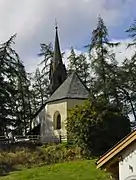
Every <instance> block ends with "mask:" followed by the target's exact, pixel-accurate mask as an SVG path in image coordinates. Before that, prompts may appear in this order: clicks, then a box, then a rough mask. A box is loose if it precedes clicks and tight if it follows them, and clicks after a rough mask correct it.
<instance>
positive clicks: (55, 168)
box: [0, 159, 110, 180]
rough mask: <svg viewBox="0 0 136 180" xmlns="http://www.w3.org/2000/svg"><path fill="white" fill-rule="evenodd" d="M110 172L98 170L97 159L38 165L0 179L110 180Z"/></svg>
mask: <svg viewBox="0 0 136 180" xmlns="http://www.w3.org/2000/svg"><path fill="white" fill-rule="evenodd" d="M109 178H110V176H109V174H107V173H105V172H103V171H100V170H97V169H96V166H95V159H94V160H89V161H75V162H67V163H60V164H55V165H52V166H45V167H44V166H43V167H36V168H32V169H26V170H23V171H21V172H15V173H12V174H11V175H8V176H4V177H1V178H0V180H43V179H48V180H54V179H55V180H60V179H61V180H109Z"/></svg>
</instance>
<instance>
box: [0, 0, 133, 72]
mask: <svg viewBox="0 0 136 180" xmlns="http://www.w3.org/2000/svg"><path fill="white" fill-rule="evenodd" d="M135 7H136V0H0V39H1V42H4V41H5V40H7V39H8V38H9V37H10V36H11V35H13V34H14V33H17V38H16V45H15V48H16V50H17V52H18V53H19V54H20V57H21V59H22V60H23V61H24V63H25V65H26V68H27V70H29V71H34V70H35V68H36V65H37V64H38V63H39V61H40V59H39V58H38V57H37V54H38V53H39V51H40V43H48V42H54V24H55V18H56V19H57V21H58V25H59V37H60V43H61V49H62V50H63V51H65V50H68V49H69V48H70V47H71V46H73V47H74V48H75V49H77V50H80V51H83V50H84V49H83V47H84V45H86V44H87V43H88V42H89V38H90V36H91V32H92V30H93V29H94V28H95V27H96V23H97V18H98V16H99V15H101V16H102V18H103V19H104V20H105V24H106V25H107V27H108V28H109V38H110V40H112V41H120V40H121V41H122V42H123V43H126V42H129V40H130V39H129V38H128V35H127V33H125V30H126V29H128V27H129V26H130V25H131V24H132V22H133V20H134V19H135V18H136V11H135ZM118 51H121V52H122V54H123V57H124V55H126V54H127V55H130V54H131V52H132V51H131V50H129V51H128V50H127V51H126V50H125V46H124V44H123V45H122V46H121V47H120V48H119V49H118ZM118 57H119V58H122V55H121V54H119V55H118Z"/></svg>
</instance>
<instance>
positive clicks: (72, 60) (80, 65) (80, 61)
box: [68, 48, 90, 86]
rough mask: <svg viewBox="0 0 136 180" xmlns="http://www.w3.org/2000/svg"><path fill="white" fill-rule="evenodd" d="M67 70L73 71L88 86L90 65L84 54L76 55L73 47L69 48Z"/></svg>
mask: <svg viewBox="0 0 136 180" xmlns="http://www.w3.org/2000/svg"><path fill="white" fill-rule="evenodd" d="M68 71H69V73H71V72H72V71H75V72H76V73H77V74H78V76H79V78H80V79H81V80H82V82H83V83H84V84H85V85H86V86H89V83H90V82H89V80H90V65H89V63H88V62H87V57H86V55H85V54H83V53H81V54H79V55H76V53H75V51H74V49H73V48H71V53H70V55H69V57H68Z"/></svg>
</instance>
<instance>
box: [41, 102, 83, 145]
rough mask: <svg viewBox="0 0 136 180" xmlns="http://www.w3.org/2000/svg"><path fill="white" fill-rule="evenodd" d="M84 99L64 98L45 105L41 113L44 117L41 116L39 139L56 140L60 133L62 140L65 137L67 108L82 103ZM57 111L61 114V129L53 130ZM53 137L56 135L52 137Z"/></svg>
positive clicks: (43, 140)
mask: <svg viewBox="0 0 136 180" xmlns="http://www.w3.org/2000/svg"><path fill="white" fill-rule="evenodd" d="M83 101H84V100H78V99H65V100H58V101H55V102H50V103H48V104H47V105H46V106H45V111H44V112H45V113H44V114H42V115H43V116H44V117H43V118H42V120H43V121H42V125H41V141H42V142H43V143H44V142H47V141H56V140H58V141H59V140H60V139H59V138H60V135H61V137H62V138H63V140H66V139H67V131H66V119H67V116H68V110H69V109H72V108H74V107H75V106H76V105H77V104H82V103H83ZM57 111H58V112H59V113H60V115H61V127H62V128H61V129H60V130H54V114H55V112H57ZM54 137H56V138H55V139H54Z"/></svg>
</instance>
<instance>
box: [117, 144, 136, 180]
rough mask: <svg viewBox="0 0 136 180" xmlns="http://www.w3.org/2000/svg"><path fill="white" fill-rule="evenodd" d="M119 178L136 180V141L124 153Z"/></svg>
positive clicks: (120, 179)
mask: <svg viewBox="0 0 136 180" xmlns="http://www.w3.org/2000/svg"><path fill="white" fill-rule="evenodd" d="M119 180H136V142H135V143H134V144H133V145H131V146H130V147H128V148H127V149H126V151H125V152H124V153H123V154H122V160H121V161H120V162H119Z"/></svg>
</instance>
